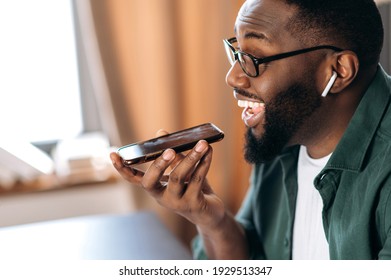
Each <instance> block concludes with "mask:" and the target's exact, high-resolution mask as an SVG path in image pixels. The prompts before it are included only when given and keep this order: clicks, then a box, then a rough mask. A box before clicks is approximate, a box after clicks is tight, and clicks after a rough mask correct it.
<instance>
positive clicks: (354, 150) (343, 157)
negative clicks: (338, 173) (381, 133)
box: [326, 65, 391, 172]
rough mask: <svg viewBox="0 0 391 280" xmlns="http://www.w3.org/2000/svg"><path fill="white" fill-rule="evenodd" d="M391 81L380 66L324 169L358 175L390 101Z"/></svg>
mask: <svg viewBox="0 0 391 280" xmlns="http://www.w3.org/2000/svg"><path fill="white" fill-rule="evenodd" d="M390 89H391V84H390V77H389V76H388V75H387V73H386V72H385V71H384V70H383V69H382V67H381V66H380V65H379V66H378V70H377V73H376V76H375V78H374V80H373V81H372V83H371V85H370V86H369V88H368V90H367V91H366V92H365V94H364V96H363V97H362V99H361V101H360V104H359V106H358V107H357V110H356V112H355V113H354V115H353V117H352V119H351V121H350V123H349V125H348V127H347V129H346V131H345V133H344V135H343V136H342V139H341V140H340V142H339V144H338V145H337V147H336V149H335V151H334V152H333V154H332V156H331V158H330V160H329V162H328V163H327V165H326V169H340V170H350V171H353V172H359V171H360V170H361V168H362V165H363V161H364V158H365V155H366V152H367V150H368V147H369V144H370V143H371V140H372V138H373V136H374V135H375V133H376V131H377V128H378V127H379V124H380V122H381V120H382V117H383V114H384V111H385V110H386V108H387V107H388V104H389V99H390V92H391V91H390Z"/></svg>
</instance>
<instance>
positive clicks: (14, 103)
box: [0, 0, 83, 142]
mask: <svg viewBox="0 0 391 280" xmlns="http://www.w3.org/2000/svg"><path fill="white" fill-rule="evenodd" d="M0 34H1V48H0V61H1V63H0V77H1V79H0V80H1V82H0V129H1V135H2V137H4V136H7V138H10V139H23V140H26V141H28V142H47V141H54V140H58V139H62V138H67V137H73V136H76V135H77V134H79V133H80V132H81V131H82V130H83V120H82V114H81V102H80V89H79V75H78V63H77V52H76V42H75V28H74V20H73V14H72V3H71V0H56V1H53V0H34V1H31V0H12V1H0Z"/></svg>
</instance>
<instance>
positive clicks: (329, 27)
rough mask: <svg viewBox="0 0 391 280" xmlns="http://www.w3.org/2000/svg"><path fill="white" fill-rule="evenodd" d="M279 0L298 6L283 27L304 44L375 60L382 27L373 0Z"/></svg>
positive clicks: (365, 61)
mask: <svg viewBox="0 0 391 280" xmlns="http://www.w3.org/2000/svg"><path fill="white" fill-rule="evenodd" d="M283 1H285V3H287V4H288V5H295V6H296V7H297V8H298V11H297V13H296V14H295V16H294V17H293V18H291V19H290V20H289V24H288V25H287V29H288V30H289V31H290V32H291V33H292V34H293V35H294V36H296V37H297V38H298V39H300V40H301V41H302V42H303V43H304V44H307V45H315V44H316V45H318V44H331V45H335V46H336V47H339V48H342V49H347V50H351V51H353V52H355V53H356V55H357V56H358V59H359V61H360V64H361V65H367V66H368V65H374V64H377V63H378V62H379V57H380V52H381V49H382V47H383V36H384V30H383V24H382V20H381V16H380V13H379V10H378V8H377V6H376V4H375V2H374V1H373V0H283Z"/></svg>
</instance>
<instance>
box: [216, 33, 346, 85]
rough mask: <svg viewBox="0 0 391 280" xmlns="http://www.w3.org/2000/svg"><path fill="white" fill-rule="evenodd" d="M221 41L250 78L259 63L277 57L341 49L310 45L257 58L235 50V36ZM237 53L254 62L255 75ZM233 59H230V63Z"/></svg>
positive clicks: (256, 70) (338, 50) (257, 71)
mask: <svg viewBox="0 0 391 280" xmlns="http://www.w3.org/2000/svg"><path fill="white" fill-rule="evenodd" d="M223 41H224V44H225V45H226V46H228V47H229V48H230V49H231V51H232V54H233V55H234V58H235V61H236V60H238V61H239V64H240V67H241V68H242V70H243V72H244V73H246V75H247V76H249V77H251V78H255V77H258V76H259V66H260V65H261V64H263V63H267V62H271V61H275V60H279V59H283V58H287V57H291V56H295V55H299V54H303V53H307V52H312V51H316V50H321V49H330V50H333V51H336V52H341V51H343V49H341V48H338V47H334V46H331V45H320V46H315V47H311V48H305V49H301V50H295V51H291V52H285V53H280V54H276V55H271V56H267V57H263V58H258V57H255V56H253V55H251V54H249V53H245V52H242V51H238V50H236V49H235V48H234V46H233V45H232V44H233V43H236V42H237V39H236V37H232V38H229V39H224V40H223ZM227 55H228V54H227ZM239 55H244V56H248V57H249V58H250V59H251V61H252V62H253V64H254V68H255V72H256V73H255V75H252V74H251V73H248V71H247V70H246V68H245V67H244V66H243V65H242V63H241V60H240V59H239ZM229 60H230V62H231V59H229ZM235 61H232V64H233V63H234V62H235Z"/></svg>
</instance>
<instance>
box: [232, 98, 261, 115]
mask: <svg viewBox="0 0 391 280" xmlns="http://www.w3.org/2000/svg"><path fill="white" fill-rule="evenodd" d="M238 106H239V107H241V108H245V110H244V112H245V114H246V115H248V116H251V115H254V111H258V110H257V108H259V107H261V106H265V103H263V102H254V101H247V100H238Z"/></svg>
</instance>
